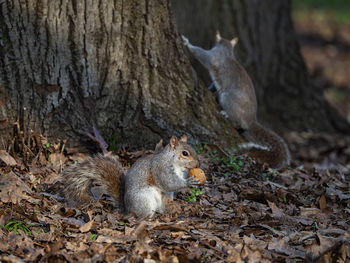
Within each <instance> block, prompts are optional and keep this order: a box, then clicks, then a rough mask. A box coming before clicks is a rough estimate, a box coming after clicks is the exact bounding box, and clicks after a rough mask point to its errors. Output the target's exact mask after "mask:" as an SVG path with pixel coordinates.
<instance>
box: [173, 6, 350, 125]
mask: <svg viewBox="0 0 350 263" xmlns="http://www.w3.org/2000/svg"><path fill="white" fill-rule="evenodd" d="M171 4H172V10H173V12H174V15H175V18H176V23H177V25H178V30H179V32H180V33H181V34H184V35H185V36H186V37H188V38H189V40H190V41H191V43H192V44H194V45H196V46H201V47H204V48H206V49H209V48H211V47H212V46H213V44H214V41H215V32H216V30H219V31H220V33H221V35H222V36H223V37H224V38H227V39H232V38H233V37H234V36H238V37H239V42H238V45H237V49H238V59H239V61H240V62H241V63H242V65H243V66H244V67H245V68H246V69H247V71H248V73H249V75H250V76H251V78H252V79H253V82H254V84H255V90H256V94H257V99H258V104H259V106H258V111H259V112H258V113H259V119H260V120H262V122H263V123H265V124H267V125H268V126H271V127H272V128H273V129H275V130H276V131H283V130H299V131H304V130H313V131H325V132H349V131H350V129H349V124H348V123H347V122H346V120H345V119H344V118H342V117H341V116H340V115H339V114H338V112H336V110H335V109H334V108H333V107H331V106H330V105H329V104H328V102H327V101H326V100H325V99H324V97H323V94H322V92H321V90H319V89H318V88H317V87H316V86H314V85H313V84H312V83H311V81H310V78H309V76H308V72H307V69H306V66H305V63H304V61H303V59H302V56H301V53H300V48H299V44H298V42H297V38H296V34H295V31H294V27H293V23H292V19H291V1H290V0H286V1H274V0H265V1H256V0H222V1H211V0H201V1H186V0H172V1H171ZM193 64H194V67H195V68H196V71H197V72H200V73H199V76H200V78H202V79H204V81H205V82H206V84H207V85H209V84H210V78H209V76H208V74H207V72H205V71H204V69H203V68H201V66H200V65H199V64H198V63H197V62H196V61H194V62H193Z"/></svg>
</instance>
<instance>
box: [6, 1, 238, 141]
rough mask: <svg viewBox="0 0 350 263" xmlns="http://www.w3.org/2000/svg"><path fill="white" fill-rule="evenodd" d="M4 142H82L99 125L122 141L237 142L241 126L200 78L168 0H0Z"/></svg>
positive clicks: (108, 136) (108, 133) (110, 135)
mask: <svg viewBox="0 0 350 263" xmlns="http://www.w3.org/2000/svg"><path fill="white" fill-rule="evenodd" d="M0 8H1V11H0V12H1V14H0V39H1V42H0V54H1V55H0V72H1V75H0V95H1V96H0V128H1V130H0V132H1V135H2V145H1V146H2V147H5V146H6V145H5V144H6V141H7V140H8V139H9V138H10V137H11V133H10V131H11V130H12V124H13V123H14V122H16V121H18V122H19V123H20V125H21V130H22V131H23V133H24V134H25V135H26V136H29V134H31V133H42V134H44V135H45V136H47V137H48V138H49V140H56V139H57V138H62V139H63V138H68V139H69V142H70V145H72V146H74V145H76V144H79V143H80V142H81V140H82V139H83V136H82V135H84V133H85V132H87V131H91V129H92V127H93V126H96V127H97V128H98V129H99V130H100V131H101V133H102V134H103V135H104V137H105V138H107V139H108V138H111V137H114V138H115V137H117V140H118V141H117V142H118V143H119V144H127V145H132V146H147V147H149V146H152V147H153V146H154V143H155V142H157V141H158V140H159V139H160V138H166V137H169V136H171V135H173V134H176V135H181V134H183V133H186V134H188V135H190V139H196V140H201V141H214V140H218V141H220V142H225V143H228V145H233V144H234V143H235V142H236V140H237V133H236V132H235V130H234V129H233V127H232V126H231V124H230V123H229V121H228V120H225V119H224V118H222V117H221V116H220V114H219V113H218V112H219V108H218V105H217V104H216V102H215V100H214V98H213V96H211V94H209V92H208V91H207V90H206V89H202V88H200V87H198V85H197V83H196V80H195V75H194V73H193V70H192V67H191V65H190V63H189V62H188V59H187V58H186V56H185V53H184V47H183V45H182V41H181V39H180V38H179V35H178V34H177V31H176V28H175V25H174V23H173V18H172V15H171V13H170V5H169V1H164V0H141V1H124V0H121V1H111V0H110V1H93V0H81V1H77V0H72V1H66V0H61V1H56V0H38V1H36V0H27V1H16V0H6V1H0Z"/></svg>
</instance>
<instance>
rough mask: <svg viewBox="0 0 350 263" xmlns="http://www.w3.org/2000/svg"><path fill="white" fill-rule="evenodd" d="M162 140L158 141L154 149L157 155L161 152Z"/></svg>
mask: <svg viewBox="0 0 350 263" xmlns="http://www.w3.org/2000/svg"><path fill="white" fill-rule="evenodd" d="M163 148H164V147H163V140H162V139H160V141H159V142H158V143H157V145H156V148H155V149H154V153H159V152H161V151H162V150H163Z"/></svg>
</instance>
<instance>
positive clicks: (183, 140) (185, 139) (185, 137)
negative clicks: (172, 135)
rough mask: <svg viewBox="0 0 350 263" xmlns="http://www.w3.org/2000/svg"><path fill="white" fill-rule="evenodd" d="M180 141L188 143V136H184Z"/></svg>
mask: <svg viewBox="0 0 350 263" xmlns="http://www.w3.org/2000/svg"><path fill="white" fill-rule="evenodd" d="M180 141H181V142H185V143H187V136H186V135H182V136H181V139H180Z"/></svg>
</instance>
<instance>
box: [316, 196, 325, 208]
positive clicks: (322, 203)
mask: <svg viewBox="0 0 350 263" xmlns="http://www.w3.org/2000/svg"><path fill="white" fill-rule="evenodd" d="M318 203H319V205H320V209H321V210H324V209H326V208H327V200H326V197H325V196H324V195H322V196H321V197H320V200H318Z"/></svg>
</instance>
